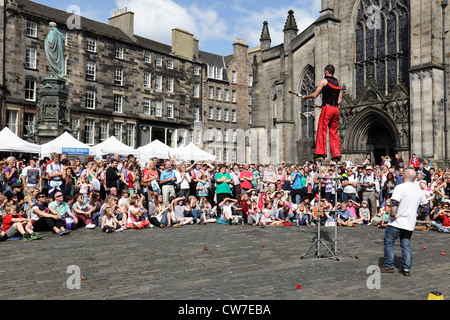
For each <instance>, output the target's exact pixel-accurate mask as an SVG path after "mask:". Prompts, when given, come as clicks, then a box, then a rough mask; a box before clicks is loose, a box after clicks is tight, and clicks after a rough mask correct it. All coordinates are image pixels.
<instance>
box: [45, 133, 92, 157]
mask: <svg viewBox="0 0 450 320" xmlns="http://www.w3.org/2000/svg"><path fill="white" fill-rule="evenodd" d="M54 152H55V153H59V154H61V153H65V154H71V155H73V154H76V155H95V150H94V149H93V148H92V147H90V146H89V145H87V144H84V143H82V142H81V141H78V140H77V139H76V138H74V137H73V136H72V135H71V134H70V133H68V132H67V131H66V132H64V133H63V134H62V135H60V136H59V137H58V138H56V139H54V140H52V141H49V142H47V143H44V144H43V145H41V156H42V157H45V156H49V155H50V154H52V153H54Z"/></svg>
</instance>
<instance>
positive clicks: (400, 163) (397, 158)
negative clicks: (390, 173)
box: [395, 153, 405, 169]
mask: <svg viewBox="0 0 450 320" xmlns="http://www.w3.org/2000/svg"><path fill="white" fill-rule="evenodd" d="M404 166H405V161H403V158H402V157H400V156H399V155H398V153H397V154H396V155H395V167H396V168H397V169H398V168H403V167H404Z"/></svg>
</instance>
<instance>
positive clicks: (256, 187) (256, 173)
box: [250, 163, 260, 192]
mask: <svg viewBox="0 0 450 320" xmlns="http://www.w3.org/2000/svg"><path fill="white" fill-rule="evenodd" d="M250 171H251V173H252V174H253V180H252V189H254V190H256V191H257V192H258V190H259V178H260V174H259V170H258V168H256V164H254V163H251V164H250Z"/></svg>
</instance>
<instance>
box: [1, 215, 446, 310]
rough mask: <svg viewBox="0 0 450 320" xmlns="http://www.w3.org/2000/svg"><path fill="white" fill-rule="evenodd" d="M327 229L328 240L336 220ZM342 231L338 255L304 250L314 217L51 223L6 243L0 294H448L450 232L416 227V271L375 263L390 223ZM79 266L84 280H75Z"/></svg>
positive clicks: (49, 297) (350, 296)
mask: <svg viewBox="0 0 450 320" xmlns="http://www.w3.org/2000/svg"><path fill="white" fill-rule="evenodd" d="M321 231H322V232H321V239H322V240H323V241H324V243H325V244H327V245H328V244H329V242H330V241H331V240H332V239H334V234H335V228H334V227H327V228H325V227H322V228H321ZM337 231H338V239H339V242H338V243H339V246H338V257H339V261H337V260H336V259H335V258H334V257H332V256H331V255H330V254H327V255H326V256H324V257H317V256H316V255H315V248H316V247H315V246H314V247H313V249H312V251H311V252H310V253H309V254H307V255H306V256H304V258H303V259H301V257H302V256H303V255H304V254H305V253H306V252H307V250H308V248H310V247H311V245H312V244H313V243H314V239H315V238H316V236H317V229H316V228H314V227H309V228H308V227H306V226H300V227H296V226H291V227H283V228H277V227H267V228H264V229H263V228H261V227H252V226H249V225H245V227H243V228H242V227H241V226H228V225H219V224H216V223H210V224H208V225H188V226H184V227H181V228H165V229H159V228H150V229H144V230H126V231H124V232H121V233H112V234H105V233H103V232H101V231H100V229H99V228H96V229H93V230H88V229H79V230H76V231H72V233H71V234H69V235H66V236H56V235H53V234H51V233H49V232H46V233H42V235H43V239H42V240H35V241H31V242H24V241H22V240H17V241H12V240H10V241H4V242H1V243H0V247H1V250H0V261H1V262H0V277H1V279H2V281H0V299H2V300H9V299H14V300H28V299H33V300H55V299H58V300H59V299H62V300H72V299H76V300H90V299H97V300H110V299H115V300H137V299H145V300H150V299H152V300H159V299H161V300H191V301H192V300H259V301H264V300H265V301H269V300H324V299H326V300H426V299H427V298H428V295H429V293H430V292H432V291H440V292H442V293H443V296H444V299H445V300H447V299H450V282H449V281H448V279H449V276H450V264H449V256H450V246H449V240H450V236H449V235H448V234H443V233H438V232H436V231H415V232H414V235H413V239H412V250H413V267H412V269H411V276H410V277H404V276H403V275H401V274H400V273H397V272H395V274H374V273H373V272H372V271H370V266H378V265H380V264H381V262H382V260H383V235H384V230H382V229H378V228H376V227H372V226H366V225H358V226H355V227H353V228H348V227H339V228H338V229H337ZM424 247H426V249H425V248H424ZM321 248H322V249H324V248H325V247H324V246H323V245H322V246H321ZM346 251H348V252H350V253H354V254H357V258H355V257H352V256H350V255H347V254H346ZM443 252H447V254H446V255H443V254H442V253H443ZM400 263H401V249H400V245H399V243H398V241H397V243H396V266H400ZM72 265H74V266H76V267H78V268H79V271H80V272H79V273H76V272H74V271H72V269H70V268H69V266H72ZM68 268H69V269H68ZM368 268H369V270H368ZM77 270H78V269H77ZM72 276H73V277H72ZM79 276H82V277H83V280H81V281H79V282H78V283H79V284H80V288H79V289H77V288H73V287H72V288H69V286H68V284H69V283H72V284H74V283H77V282H76V279H78V280H79V278H80V277H79ZM371 276H372V278H371V279H372V280H369V283H371V284H372V285H370V284H369V287H372V289H369V287H368V279H369V278H370V277H371ZM375 276H377V277H378V278H374V277H375ZM74 279H75V280H74ZM72 280H73V281H72ZM70 281H72V282H70ZM74 281H75V282H74ZM377 281H378V282H377ZM373 287H375V288H373Z"/></svg>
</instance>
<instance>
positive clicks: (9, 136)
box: [0, 127, 41, 153]
mask: <svg viewBox="0 0 450 320" xmlns="http://www.w3.org/2000/svg"><path fill="white" fill-rule="evenodd" d="M0 151H4V152H23V153H40V152H41V146H40V145H38V144H34V143H30V142H28V141H25V140H23V139H21V138H20V137H18V136H17V135H16V134H15V133H14V132H12V131H11V130H10V129H9V128H8V127H4V128H3V129H2V131H0Z"/></svg>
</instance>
